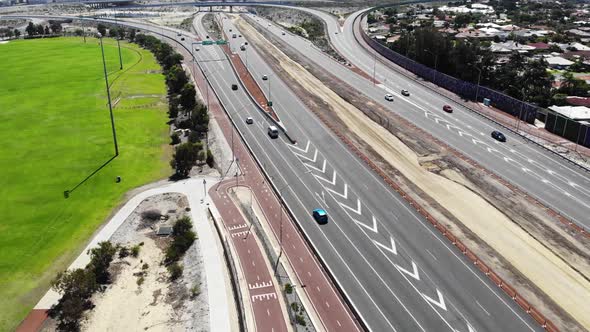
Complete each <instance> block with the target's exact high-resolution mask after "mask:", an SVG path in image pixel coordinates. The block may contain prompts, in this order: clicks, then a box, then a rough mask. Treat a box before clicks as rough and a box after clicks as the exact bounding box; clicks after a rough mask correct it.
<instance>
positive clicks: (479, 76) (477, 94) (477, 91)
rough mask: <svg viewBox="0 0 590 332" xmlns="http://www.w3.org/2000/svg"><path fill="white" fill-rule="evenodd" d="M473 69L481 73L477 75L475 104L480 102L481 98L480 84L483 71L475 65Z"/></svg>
mask: <svg viewBox="0 0 590 332" xmlns="http://www.w3.org/2000/svg"><path fill="white" fill-rule="evenodd" d="M471 66H472V67H473V68H475V69H477V71H478V72H479V74H478V75H477V90H475V102H476V103H477V102H478V99H477V98H478V97H479V83H480V80H481V69H479V68H478V67H477V66H475V65H471Z"/></svg>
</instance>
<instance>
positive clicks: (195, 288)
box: [191, 284, 201, 299]
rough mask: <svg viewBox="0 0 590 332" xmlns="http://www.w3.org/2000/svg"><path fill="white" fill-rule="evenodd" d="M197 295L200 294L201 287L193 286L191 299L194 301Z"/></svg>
mask: <svg viewBox="0 0 590 332" xmlns="http://www.w3.org/2000/svg"><path fill="white" fill-rule="evenodd" d="M199 294H201V287H200V286H199V285H196V284H195V285H194V286H193V287H192V288H191V298H192V299H194V298H195V297H197V296H199Z"/></svg>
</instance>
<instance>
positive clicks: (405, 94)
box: [402, 89, 410, 97]
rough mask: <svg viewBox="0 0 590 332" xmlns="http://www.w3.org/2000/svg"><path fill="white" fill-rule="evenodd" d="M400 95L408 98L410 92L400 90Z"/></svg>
mask: <svg viewBox="0 0 590 332" xmlns="http://www.w3.org/2000/svg"><path fill="white" fill-rule="evenodd" d="M402 95H404V96H406V97H407V96H409V95H410V91H408V90H406V89H404V90H402Z"/></svg>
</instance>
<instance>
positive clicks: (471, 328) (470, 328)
mask: <svg viewBox="0 0 590 332" xmlns="http://www.w3.org/2000/svg"><path fill="white" fill-rule="evenodd" d="M467 329H468V330H469V331H468V332H476V331H475V329H474V328H473V327H471V325H469V323H467ZM455 332H461V330H457V329H455Z"/></svg>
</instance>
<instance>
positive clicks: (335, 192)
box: [326, 183, 348, 199]
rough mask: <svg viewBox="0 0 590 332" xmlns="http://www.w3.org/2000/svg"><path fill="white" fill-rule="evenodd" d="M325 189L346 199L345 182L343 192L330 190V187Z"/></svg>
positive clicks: (346, 189) (346, 188)
mask: <svg viewBox="0 0 590 332" xmlns="http://www.w3.org/2000/svg"><path fill="white" fill-rule="evenodd" d="M326 190H327V191H329V192H331V193H333V194H336V195H338V196H340V197H342V198H344V199H348V185H347V184H346V183H345V184H344V193H343V194H341V193H339V192H337V191H335V190H332V189H330V188H326Z"/></svg>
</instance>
